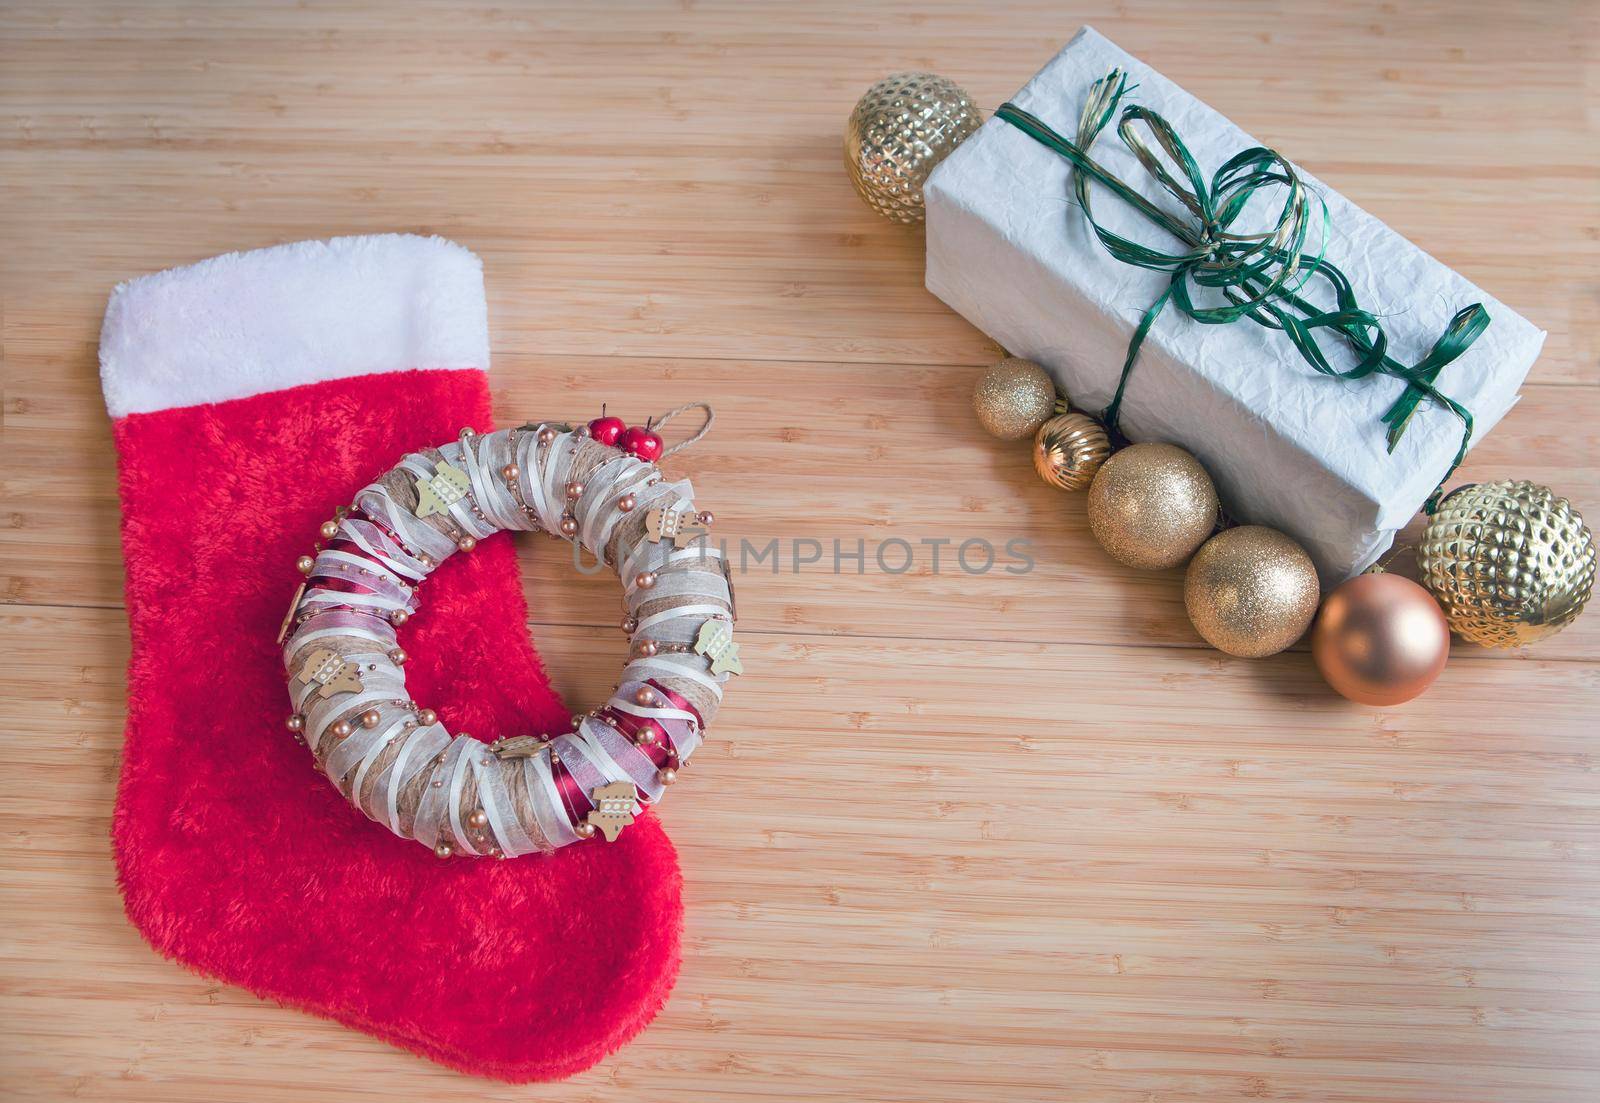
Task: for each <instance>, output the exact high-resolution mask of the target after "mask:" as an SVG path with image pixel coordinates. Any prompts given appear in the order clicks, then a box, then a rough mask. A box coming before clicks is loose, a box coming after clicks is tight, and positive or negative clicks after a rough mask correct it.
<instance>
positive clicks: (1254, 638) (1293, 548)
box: [1183, 525, 1322, 659]
mask: <svg viewBox="0 0 1600 1103" xmlns="http://www.w3.org/2000/svg"><path fill="white" fill-rule="evenodd" d="M1321 596H1322V588H1321V586H1320V585H1318V583H1317V568H1316V566H1315V565H1314V564H1313V563H1312V562H1311V557H1310V556H1309V555H1307V554H1306V550H1305V549H1304V548H1302V547H1301V546H1300V545H1299V544H1297V543H1295V541H1293V540H1291V539H1290V538H1289V537H1287V536H1285V535H1284V534H1283V533H1281V532H1279V531H1278V530H1277V529H1269V528H1267V527H1266V526H1265V525H1241V526H1240V527H1239V528H1234V529H1226V530H1224V531H1222V532H1219V533H1217V534H1216V535H1215V536H1213V537H1212V538H1211V539H1209V540H1207V541H1206V542H1205V543H1204V544H1202V545H1200V550H1199V551H1197V552H1195V553H1194V559H1193V560H1191V561H1190V563H1189V572H1188V574H1186V575H1185V576H1184V579H1183V605H1184V608H1185V609H1187V610H1188V611H1189V620H1190V621H1191V622H1192V623H1193V624H1194V628H1195V631H1196V632H1199V633H1200V635H1201V636H1203V637H1205V641H1206V642H1207V643H1209V644H1210V645H1211V646H1212V647H1215V648H1216V649H1217V650H1218V651H1226V652H1227V653H1228V654H1229V655H1237V656H1239V657H1240V658H1243V659H1260V658H1263V657H1265V656H1267V655H1276V654H1277V653H1278V652H1280V651H1282V650H1283V649H1284V648H1285V647H1288V646H1289V645H1290V644H1291V643H1293V642H1294V641H1295V640H1297V639H1299V638H1300V637H1301V635H1303V634H1304V632H1305V630H1306V629H1307V628H1308V627H1310V625H1311V618H1312V617H1314V616H1316V615H1317V601H1318V599H1319V598H1320V597H1321Z"/></svg>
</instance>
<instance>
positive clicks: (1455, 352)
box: [995, 69, 1489, 502]
mask: <svg viewBox="0 0 1600 1103" xmlns="http://www.w3.org/2000/svg"><path fill="white" fill-rule="evenodd" d="M1134 87H1136V86H1134ZM1132 91H1133V87H1130V86H1129V84H1128V77H1127V74H1126V73H1124V72H1122V71H1121V70H1119V69H1113V70H1111V72H1109V73H1108V74H1106V75H1105V76H1104V77H1101V78H1100V79H1099V80H1097V81H1095V82H1094V84H1093V86H1092V87H1091V88H1090V90H1089V98H1088V100H1087V102H1086V103H1085V104H1084V107H1083V114H1082V116H1081V117H1080V119H1079V121H1078V140H1077V141H1076V142H1069V141H1067V140H1066V139H1065V138H1063V137H1062V136H1061V135H1059V134H1057V133H1056V132H1055V131H1054V130H1051V129H1050V127H1049V126H1047V125H1046V124H1045V123H1043V122H1041V121H1040V120H1039V119H1038V118H1036V117H1035V116H1033V115H1030V114H1029V113H1028V112H1026V111H1024V110H1022V108H1020V107H1018V106H1017V105H1016V104H1014V103H1006V104H1002V105H1001V107H1000V110H999V111H997V112H996V113H995V115H996V117H997V118H1001V119H1004V120H1005V121H1006V122H1008V123H1010V124H1011V125H1012V126H1015V127H1016V128H1018V129H1019V130H1021V131H1022V132H1023V133H1024V134H1027V135H1028V136H1029V137H1030V138H1033V139H1034V140H1035V141H1037V142H1039V143H1040V144H1041V145H1043V146H1044V147H1045V148H1047V149H1050V150H1053V151H1054V152H1056V153H1059V154H1060V155H1061V156H1062V157H1065V158H1066V159H1067V160H1068V161H1069V162H1070V163H1071V164H1072V170H1073V171H1072V185H1073V190H1074V191H1075V192H1076V193H1077V197H1078V203H1079V205H1080V206H1082V208H1083V213H1084V217H1086V218H1087V219H1088V220H1089V225H1090V226H1092V227H1093V228H1094V232H1095V236H1097V237H1098V238H1099V239H1100V243H1101V244H1102V245H1104V246H1105V248H1106V251H1107V252H1109V253H1110V254H1111V255H1112V256H1113V257H1115V258H1117V259H1118V260H1120V261H1122V262H1123V263H1125V264H1133V265H1137V266H1138V267H1140V268H1150V269H1154V270H1156V271H1160V272H1170V273H1171V274H1172V277H1171V279H1170V280H1169V281H1168V283H1167V289H1166V290H1165V291H1163V292H1162V293H1161V296H1160V298H1158V299H1156V301H1155V302H1154V303H1152V304H1151V305H1150V308H1149V309H1148V310H1146V311H1145V312H1144V317H1143V318H1141V319H1140V321H1139V325H1138V328H1137V329H1135V330H1134V332H1133V339H1132V340H1131V341H1129V342H1128V357H1127V359H1126V360H1125V361H1124V362H1123V365H1122V378H1121V379H1120V380H1118V382H1117V390H1116V394H1115V396H1114V397H1113V398H1112V399H1111V404H1110V405H1109V406H1107V407H1106V409H1105V412H1104V413H1103V414H1102V415H1101V416H1102V420H1104V421H1105V423H1106V426H1107V428H1109V429H1110V430H1111V431H1112V433H1113V434H1117V435H1118V436H1120V431H1119V428H1118V412H1119V411H1120V409H1121V406H1122V397H1123V393H1124V392H1125V391H1126V390H1127V387H1128V377H1129V376H1130V375H1131V374H1132V372H1133V365H1134V361H1135V360H1136V359H1137V358H1138V355H1139V347H1140V346H1141V345H1142V344H1143V343H1144V339H1145V337H1146V336H1147V335H1148V334H1149V332H1150V327H1151V326H1153V325H1154V324H1155V321H1156V319H1157V318H1159V317H1160V316H1161V312H1162V311H1163V310H1165V309H1166V307H1167V304H1168V303H1173V304H1175V305H1176V306H1177V308H1178V309H1179V310H1181V311H1182V312H1183V313H1185V314H1187V315H1188V316H1189V317H1191V318H1193V319H1194V320H1195V321H1197V322H1202V323H1205V324H1207V325H1223V324H1227V323H1229V322H1235V321H1238V320H1239V319H1240V318H1249V319H1251V320H1252V321H1254V322H1256V323H1257V324H1259V325H1263V326H1266V327H1267V328H1268V329H1279V330H1282V331H1283V332H1284V333H1286V334H1287V335H1288V337H1289V340H1290V341H1292V342H1293V343H1294V347H1295V348H1296V349H1297V350H1298V351H1299V353H1300V355H1301V356H1302V357H1304V358H1305V360H1306V362H1307V363H1308V364H1310V365H1311V366H1312V367H1313V368H1315V369H1316V370H1317V371H1319V372H1321V373H1322V374H1324V375H1329V376H1334V377H1336V378H1340V379H1363V378H1365V377H1367V376H1369V375H1387V376H1390V377H1392V378H1395V379H1399V380H1401V381H1403V382H1404V383H1405V384H1406V389H1405V392H1404V393H1403V394H1401V396H1400V398H1399V399H1398V400H1396V402H1395V403H1394V405H1393V406H1391V407H1390V408H1389V410H1388V412H1386V413H1385V414H1384V415H1383V419H1382V420H1383V423H1384V424H1385V425H1387V426H1388V427H1389V434H1388V441H1389V451H1390V452H1393V451H1394V449H1395V445H1396V444H1398V443H1399V441H1400V437H1401V435H1402V434H1404V433H1405V431H1406V426H1407V425H1408V424H1409V423H1410V421H1411V418H1412V415H1413V414H1415V413H1416V411H1417V407H1418V405H1419V404H1420V403H1421V402H1422V400H1423V399H1424V398H1429V399H1432V400H1433V401H1434V402H1437V403H1439V404H1440V405H1441V406H1444V407H1446V408H1448V409H1449V410H1451V411H1452V412H1453V413H1454V414H1455V415H1456V416H1457V417H1459V418H1460V419H1461V423H1462V434H1461V447H1460V449H1459V450H1457V452H1456V458H1455V460H1454V461H1453V462H1452V463H1451V464H1450V472H1453V471H1455V469H1456V467H1457V466H1459V465H1460V463H1461V460H1462V459H1463V457H1465V456H1466V454H1467V445H1468V444H1469V443H1470V442H1471V440H1472V414H1471V413H1470V412H1468V411H1467V409H1466V408H1465V407H1463V406H1462V405H1461V404H1460V403H1458V402H1456V401H1455V400H1454V399H1451V398H1450V397H1448V396H1447V395H1444V394H1441V393H1440V392H1439V390H1438V389H1437V388H1436V387H1435V386H1434V381H1435V380H1436V379H1437V378H1438V376H1439V372H1440V371H1441V370H1442V369H1443V368H1444V366H1445V365H1446V364H1448V363H1450V362H1451V361H1452V360H1454V359H1456V357H1458V356H1460V355H1461V354H1462V353H1464V352H1466V351H1467V349H1468V348H1469V347H1470V346H1471V345H1472V342H1474V341H1476V340H1477V339H1478V335H1479V334H1481V333H1482V332H1483V331H1484V330H1485V329H1487V328H1488V325H1489V312H1488V311H1487V310H1485V309H1484V308H1483V304H1482V303H1474V304H1473V305H1471V306H1469V307H1466V308H1465V309H1463V310H1461V311H1460V312H1459V313H1457V314H1456V316H1455V317H1454V318H1453V319H1451V321H1450V324H1449V325H1448V326H1447V327H1445V331H1444V333H1443V334H1442V335H1441V336H1440V337H1439V339H1438V340H1437V341H1435V342H1434V343H1433V348H1432V349H1430V350H1429V351H1428V354H1427V355H1426V356H1424V357H1423V358H1422V359H1421V360H1418V361H1417V362H1416V363H1415V364H1412V365H1410V366H1409V367H1408V366H1406V365H1405V364H1402V363H1400V362H1399V361H1397V360H1395V359H1393V358H1392V357H1390V356H1389V355H1388V345H1389V339H1388V336H1387V335H1386V334H1385V333H1384V330H1383V325H1382V324H1381V323H1380V322H1379V321H1378V317H1377V315H1375V314H1373V313H1372V312H1371V311H1369V310H1366V309H1363V308H1362V307H1361V305H1360V304H1359V303H1357V302H1356V299H1355V293H1354V291H1353V290H1352V289H1351V286H1350V280H1349V278H1348V277H1346V276H1345V274H1344V273H1343V272H1341V271H1339V269H1338V268H1336V267H1335V266H1334V265H1333V264H1332V263H1330V262H1329V261H1327V260H1326V259H1324V257H1323V256H1322V253H1321V251H1320V248H1319V251H1318V252H1317V254H1316V255H1315V256H1313V255H1311V254H1309V253H1308V252H1307V251H1306V246H1307V242H1308V239H1309V238H1310V236H1311V233H1312V231H1313V229H1314V227H1315V225H1316V223H1317V222H1318V221H1320V225H1321V234H1320V236H1321V238H1322V239H1323V242H1324V245H1325V243H1326V238H1327V231H1328V208H1327V204H1326V203H1325V202H1324V201H1323V200H1322V198H1321V197H1320V196H1318V195H1315V194H1314V193H1312V191H1311V190H1310V189H1309V188H1307V187H1306V185H1305V184H1304V183H1303V182H1302V181H1301V179H1300V176H1299V174H1298V173H1297V172H1296V171H1295V168H1294V166H1293V165H1291V164H1290V163H1289V162H1288V160H1286V159H1285V158H1284V157H1282V156H1280V155H1279V154H1278V153H1276V152H1274V151H1273V150H1270V149H1267V148H1265V147H1262V146H1256V147H1254V148H1252V149H1247V150H1244V151H1243V152H1241V153H1238V154H1235V155H1234V156H1233V157H1232V158H1230V159H1229V160H1228V162H1227V163H1226V164H1224V165H1223V166H1222V167H1221V168H1219V169H1218V170H1217V171H1216V173H1215V174H1214V175H1213V176H1212V177H1211V181H1210V183H1209V184H1208V183H1207V182H1206V180H1205V179H1204V178H1203V177H1202V176H1201V174H1200V166H1199V165H1198V164H1196V163H1195V159H1194V157H1193V156H1192V155H1191V154H1190V153H1189V150H1188V147H1187V146H1185V145H1184V144H1183V140H1182V139H1180V138H1179V137H1178V134H1177V132H1176V131H1175V130H1173V129H1172V125H1171V124H1170V123H1168V122H1167V121H1166V120H1165V119H1163V118H1162V117H1161V116H1160V115H1158V114H1156V113H1155V112H1154V111H1151V110H1149V109H1147V108H1144V107H1140V106H1138V105H1137V104H1130V105H1129V106H1127V107H1125V108H1123V109H1122V117H1121V119H1120V121H1119V122H1118V124H1117V134H1118V135H1119V136H1120V137H1121V138H1122V142H1123V144H1124V145H1126V146H1127V147H1128V149H1129V150H1131V151H1132V152H1133V155H1134V156H1135V157H1137V158H1138V159H1139V163H1140V164H1141V165H1143V166H1144V168H1145V171H1146V172H1148V173H1149V174H1150V175H1151V176H1153V177H1154V178H1155V179H1156V181H1157V182H1158V183H1159V184H1160V185H1161V186H1162V187H1163V188H1164V189H1165V190H1166V191H1167V192H1168V193H1170V194H1171V195H1172V196H1173V197H1175V198H1176V199H1177V200H1178V202H1179V203H1181V204H1183V206H1184V207H1185V208H1186V209H1187V210H1188V212H1189V215H1190V217H1189V218H1188V219H1184V218H1182V217H1180V216H1178V215H1176V214H1172V213H1169V212H1168V211H1164V210H1162V209H1161V208H1160V207H1158V206H1156V205H1155V204H1154V203H1152V202H1150V200H1148V199H1146V198H1145V197H1144V196H1143V195H1140V194H1139V193H1138V192H1136V191H1134V190H1133V189H1132V188H1130V187H1129V186H1128V185H1127V184H1125V183H1123V182H1122V181H1121V180H1119V179H1117V177H1115V176H1113V175H1112V174H1111V173H1110V172H1108V171H1107V170H1106V169H1105V168H1103V167H1102V166H1101V165H1099V164H1096V163H1095V161H1094V160H1093V159H1092V158H1091V157H1090V156H1089V150H1090V149H1091V148H1092V147H1093V145H1094V143H1095V139H1097V138H1098V137H1099V136H1100V133H1101V132H1102V131H1103V130H1105V128H1106V127H1107V126H1109V125H1110V123H1111V119H1112V116H1113V115H1114V114H1115V113H1116V110H1117V107H1118V105H1119V104H1120V103H1121V102H1122V99H1123V97H1124V96H1126V95H1127V94H1128V93H1130V92H1132ZM1141 123H1142V124H1143V125H1144V126H1145V127H1146V128H1148V130H1149V132H1150V133H1151V134H1152V135H1154V137H1155V141H1156V143H1157V144H1158V145H1159V146H1160V148H1161V150H1162V151H1163V152H1164V153H1165V154H1166V157H1167V160H1166V161H1163V160H1162V158H1161V157H1160V156H1158V154H1157V153H1156V151H1155V150H1154V149H1153V148H1152V147H1151V146H1150V144H1149V142H1148V141H1147V140H1146V138H1145V136H1144V135H1143V134H1140V133H1138V132H1137V131H1136V130H1135V127H1136V126H1137V125H1138V124H1141ZM1169 165H1172V166H1175V167H1176V168H1177V169H1178V170H1179V171H1180V172H1181V175H1182V179H1179V178H1178V176H1175V175H1174V174H1173V172H1172V171H1171V170H1170V169H1169ZM1091 178H1092V179H1094V180H1097V181H1099V182H1100V183H1101V184H1103V185H1105V186H1106V187H1107V188H1109V189H1110V190H1111V192H1112V193H1113V194H1114V195H1116V196H1117V197H1118V198H1119V199H1121V200H1123V202H1125V203H1127V204H1128V205H1129V206H1131V207H1133V208H1134V209H1135V210H1137V211H1138V212H1139V213H1140V214H1142V215H1144V216H1145V218H1147V219H1149V220H1150V221H1151V222H1153V223H1155V224H1156V225H1157V226H1159V227H1161V228H1162V229H1164V230H1166V231H1167V232H1169V233H1170V234H1172V236H1173V237H1175V238H1177V239H1178V240H1179V241H1180V242H1182V243H1183V245H1184V246H1185V248H1184V249H1183V250H1182V251H1181V252H1176V253H1168V252H1162V251H1161V250H1159V249H1153V248H1151V247H1149V246H1147V245H1141V244H1140V243H1138V242H1136V241H1131V240H1129V239H1128V238H1125V237H1122V236H1121V235H1119V234H1115V233H1112V232H1111V231H1110V230H1108V229H1106V228H1105V227H1104V226H1102V225H1100V223H1099V222H1097V221H1095V217H1094V212H1093V208H1092V206H1091V204H1090V201H1089V181H1090V179H1091ZM1184 181H1187V183H1185V182H1184ZM1271 187H1281V188H1283V189H1285V195H1284V200H1283V207H1282V209H1281V210H1280V211H1279V213H1278V217H1277V220H1276V222H1275V223H1274V224H1273V226H1272V227H1271V228H1270V229H1267V230H1265V231H1262V232H1260V233H1234V232H1232V231H1231V230H1230V229H1229V227H1230V226H1232V225H1233V223H1234V221H1235V220H1236V219H1237V218H1238V217H1239V215H1240V214H1242V213H1243V211H1244V209H1245V207H1246V205H1247V204H1248V203H1249V202H1250V200H1251V198H1252V197H1254V196H1255V195H1256V193H1257V192H1260V191H1261V190H1262V189H1264V188H1271ZM1319 210H1320V212H1321V217H1320V220H1319V219H1318V218H1317V217H1316V216H1317V212H1318V211H1319ZM1313 277H1320V278H1321V279H1322V280H1323V281H1324V282H1325V283H1326V284H1327V285H1328V287H1329V288H1331V290H1332V292H1333V298H1334V302H1335V306H1334V308H1333V309H1332V310H1324V309H1323V308H1321V307H1319V306H1316V305H1314V304H1312V303H1310V302H1307V301H1306V300H1305V299H1303V298H1301V297H1300V295H1299V291H1300V290H1301V289H1302V288H1303V287H1304V286H1305V284H1306V283H1307V281H1309V280H1310V279H1312V278H1313ZM1192 287H1203V288H1213V289H1216V290H1217V291H1219V292H1220V293H1221V296H1222V298H1223V299H1224V300H1225V304H1223V305H1216V306H1198V305H1196V304H1195V301H1194V298H1193V295H1192V293H1191V288H1192ZM1324 332H1332V333H1334V334H1337V335H1338V336H1339V337H1342V338H1343V339H1344V340H1345V341H1346V342H1348V343H1349V344H1350V346H1352V347H1353V348H1354V349H1355V351H1356V352H1357V353H1358V354H1359V356H1360V359H1359V361H1358V362H1357V363H1356V364H1355V366H1354V367H1350V368H1344V369H1340V368H1337V367H1335V366H1334V365H1333V364H1332V363H1330V362H1329V360H1328V357H1327V354H1326V353H1325V352H1324V351H1323V349H1322V346H1321V344H1320V341H1319V337H1320V335H1322V334H1323V333H1324ZM1450 472H1446V474H1445V478H1446V479H1448V478H1449V477H1450ZM1441 485H1443V484H1442V481H1441ZM1435 494H1437V492H1435ZM1430 502H1431V499H1430Z"/></svg>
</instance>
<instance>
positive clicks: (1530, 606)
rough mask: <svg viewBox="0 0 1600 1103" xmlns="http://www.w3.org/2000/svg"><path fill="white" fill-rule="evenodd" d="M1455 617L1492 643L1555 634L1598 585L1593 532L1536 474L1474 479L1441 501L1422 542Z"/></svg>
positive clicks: (1475, 638)
mask: <svg viewBox="0 0 1600 1103" xmlns="http://www.w3.org/2000/svg"><path fill="white" fill-rule="evenodd" d="M1417 563H1418V565H1419V566H1420V567H1421V568H1422V583H1423V585H1424V586H1426V587H1427V588H1428V589H1429V590H1430V591H1432V593H1433V596H1434V597H1436V598H1438V600H1439V604H1440V605H1442V606H1443V607H1444V615H1445V619H1447V620H1448V621H1449V622H1450V627H1451V628H1453V629H1454V630H1455V631H1456V632H1457V634H1459V635H1460V636H1462V637H1463V638H1464V639H1468V640H1471V641H1472V642H1473V643H1479V644H1483V645H1484V646H1485V647H1513V646H1516V645H1518V644H1524V643H1533V642H1534V641H1535V640H1542V639H1544V638H1545V637H1546V636H1552V635H1554V634H1555V633H1557V632H1559V631H1561V629H1563V628H1565V627H1566V626H1567V625H1569V624H1571V623H1572V622H1573V621H1574V620H1576V619H1577V618H1578V614H1579V613H1581V612H1583V607H1584V606H1585V605H1586V604H1587V603H1588V601H1589V595H1590V594H1591V593H1592V592H1593V591H1594V576H1595V546H1594V534H1593V533H1591V532H1590V531H1589V526H1587V525H1585V524H1584V523H1583V517H1582V515H1581V514H1579V513H1578V511H1577V510H1575V509H1573V508H1572V503H1570V502H1568V501H1567V500H1566V499H1565V498H1558V497H1556V496H1555V494H1554V492H1552V491H1551V490H1550V488H1549V487H1545V486H1540V485H1539V484H1538V483H1530V482H1521V481H1518V482H1512V481H1510V480H1507V481H1504V482H1497V483H1477V484H1475V485H1472V486H1464V487H1462V488H1461V489H1460V490H1457V491H1456V492H1455V493H1453V494H1451V495H1450V496H1449V497H1447V498H1445V500H1444V501H1443V502H1442V503H1440V505H1439V511H1438V512H1437V513H1435V514H1434V515H1433V518H1432V520H1430V521H1429V522H1428V527H1427V528H1426V529H1425V530H1423V533H1422V544H1421V546H1420V547H1418V549H1417Z"/></svg>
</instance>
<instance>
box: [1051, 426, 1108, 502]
mask: <svg viewBox="0 0 1600 1103" xmlns="http://www.w3.org/2000/svg"><path fill="white" fill-rule="evenodd" d="M1110 455H1111V439H1110V438H1109V437H1107V436H1106V431H1105V427H1104V426H1102V425H1101V424H1100V423H1099V422H1098V421H1096V420H1095V419H1094V418H1092V417H1090V416H1089V415H1088V414H1077V413H1072V414H1057V415H1056V416H1055V417H1053V418H1051V419H1050V420H1049V421H1047V422H1045V423H1044V424H1043V425H1041V426H1039V432H1038V433H1037V434H1035V435H1034V438H1033V468H1034V470H1035V471H1037V472H1039V477H1040V478H1041V479H1043V480H1044V481H1045V482H1047V483H1049V484H1050V485H1051V486H1054V487H1058V488H1060V489H1062V490H1082V489H1083V488H1084V487H1086V486H1088V485H1089V484H1090V483H1091V482H1093V481H1094V476H1095V473H1096V472H1097V471H1099V470H1100V465H1101V464H1103V463H1105V462H1106V459H1107V457H1109V456H1110Z"/></svg>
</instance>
